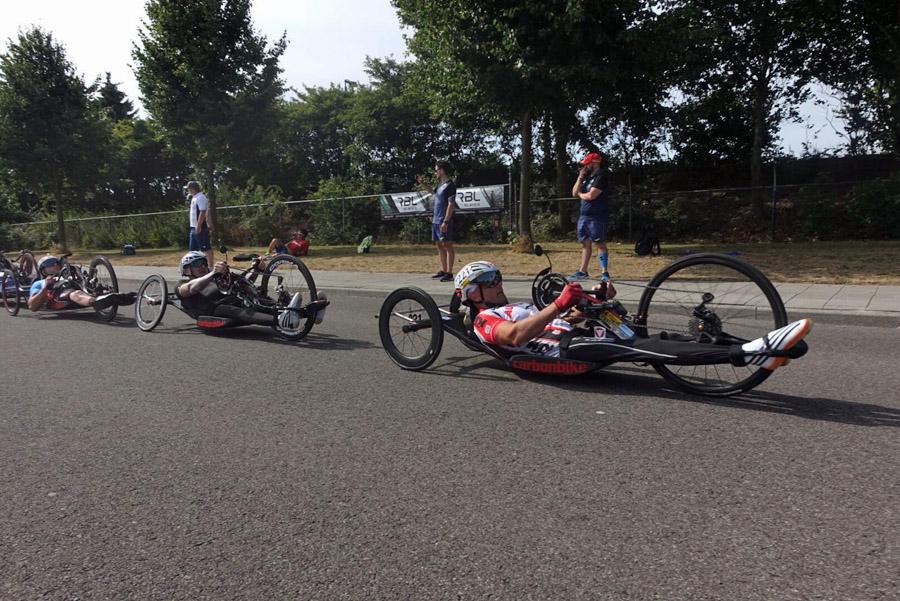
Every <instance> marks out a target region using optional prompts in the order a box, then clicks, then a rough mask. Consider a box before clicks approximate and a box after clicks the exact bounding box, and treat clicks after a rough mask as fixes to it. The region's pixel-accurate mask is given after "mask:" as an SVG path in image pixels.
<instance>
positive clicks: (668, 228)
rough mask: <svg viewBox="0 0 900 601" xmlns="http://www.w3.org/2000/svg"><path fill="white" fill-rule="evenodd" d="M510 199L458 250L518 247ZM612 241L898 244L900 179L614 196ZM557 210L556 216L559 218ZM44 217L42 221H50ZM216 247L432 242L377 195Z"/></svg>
mask: <svg viewBox="0 0 900 601" xmlns="http://www.w3.org/2000/svg"><path fill="white" fill-rule="evenodd" d="M516 196H517V194H515V191H514V190H513V193H512V194H511V195H507V197H508V198H509V197H511V200H508V201H507V202H506V205H505V207H504V209H503V210H502V211H501V212H499V213H493V214H483V215H460V216H459V217H458V218H457V219H456V221H455V237H456V239H457V240H458V241H461V242H470V243H491V242H492V243H505V242H510V241H512V240H513V239H515V236H516V234H515V231H516V229H517V228H516V216H517V211H518V208H519V207H518V204H519V203H518V201H517V200H516ZM609 202H610V229H609V237H610V239H613V240H622V241H633V240H635V239H636V238H638V237H640V236H641V235H642V234H643V233H644V232H652V233H653V234H654V235H656V236H658V237H660V238H662V239H663V240H666V241H669V242H674V241H678V240H684V241H698V240H707V241H714V242H741V241H754V240H842V239H882V240H883V239H900V180H897V179H888V180H868V181H863V182H844V183H813V184H806V185H782V186H768V187H759V188H747V187H744V188H716V189H706V190H686V191H674V192H667V191H659V190H648V189H645V188H641V187H635V188H634V189H632V190H631V191H628V190H627V189H626V190H623V189H615V188H614V189H613V193H612V195H611V197H610V201H609ZM560 211H562V216H560ZM531 212H532V233H533V235H534V238H535V239H536V240H539V241H546V240H554V239H560V240H562V239H572V238H573V237H574V235H575V222H576V220H577V216H578V202H577V201H576V200H574V199H571V198H568V199H558V198H552V199H547V198H543V199H535V200H532V209H531ZM48 217H49V216H48ZM216 221H217V224H216V230H215V234H214V242H215V243H226V244H229V245H235V246H237V245H241V246H262V247H265V246H266V245H267V244H268V242H269V240H271V238H273V237H279V238H281V237H285V236H287V235H288V234H289V233H290V232H291V231H292V230H294V229H297V228H298V227H300V228H305V229H308V230H309V231H310V238H311V240H312V242H313V244H317V245H331V244H356V243H357V242H358V241H359V240H360V239H362V238H363V237H364V236H367V235H374V236H376V237H377V238H378V239H379V240H380V241H381V242H382V243H385V242H398V243H406V244H424V243H429V242H430V241H431V234H430V232H431V230H430V223H429V221H430V220H429V219H427V218H422V217H415V218H409V219H396V220H390V221H383V220H382V219H381V211H380V207H379V201H378V196H377V195H371V196H357V197H346V198H330V199H323V200H301V201H289V202H281V201H278V200H273V201H271V202H263V203H251V204H244V205H226V206H221V207H218V209H217V216H216ZM66 230H67V238H68V241H69V244H70V245H71V246H73V247H77V248H92V249H108V248H117V247H119V246H121V245H122V244H126V243H130V244H135V245H138V246H140V247H143V248H160V247H180V246H186V243H187V209H186V208H178V209H176V210H171V211H161V212H155V213H146V214H140V215H99V216H90V217H84V216H81V217H76V216H69V217H68V218H67V219H66ZM7 231H8V237H9V238H10V240H7V241H4V245H5V246H7V247H9V248H15V247H31V248H47V247H49V246H50V245H51V244H52V243H55V242H56V240H55V236H56V223H55V220H54V219H52V218H48V219H45V220H38V221H35V222H31V223H24V224H11V225H10V227H8V228H7Z"/></svg>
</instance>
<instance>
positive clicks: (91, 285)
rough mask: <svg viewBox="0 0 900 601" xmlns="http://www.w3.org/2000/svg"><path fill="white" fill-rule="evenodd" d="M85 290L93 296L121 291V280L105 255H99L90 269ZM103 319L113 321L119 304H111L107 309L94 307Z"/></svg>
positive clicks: (92, 262)
mask: <svg viewBox="0 0 900 601" xmlns="http://www.w3.org/2000/svg"><path fill="white" fill-rule="evenodd" d="M84 287H85V290H86V291H87V293H88V294H90V295H91V296H101V295H103V294H109V293H110V292H118V291H119V280H118V279H116V271H115V270H114V269H113V266H112V263H110V262H109V259H107V258H106V257H104V256H103V255H97V256H96V257H94V260H93V261H91V266H90V268H89V269H88V279H87V281H86V282H85V283H84ZM94 311H96V312H97V316H98V317H100V319H102V320H103V321H112V320H113V319H115V317H116V313H117V312H118V311H119V306H118V305H110V306H109V307H107V308H106V309H94Z"/></svg>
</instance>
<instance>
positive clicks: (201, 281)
mask: <svg viewBox="0 0 900 601" xmlns="http://www.w3.org/2000/svg"><path fill="white" fill-rule="evenodd" d="M227 270H228V265H226V264H225V263H223V262H222V261H219V262H218V263H216V265H215V267H214V268H213V270H212V271H210V272H209V273H207V274H206V275H202V276H200V277H199V278H194V279H193V280H191V281H189V282H185V283H184V284H182V285H181V286H179V287H178V288H176V289H175V293H176V294H177V295H178V296H180V297H181V298H187V297H189V296H193V295H195V294H199V293H200V291H201V290H203V289H204V288H206V286H207V285H208V284H209V282H210V281H211V280H212V279H213V278H214V277H216V274H217V273H225V271H227Z"/></svg>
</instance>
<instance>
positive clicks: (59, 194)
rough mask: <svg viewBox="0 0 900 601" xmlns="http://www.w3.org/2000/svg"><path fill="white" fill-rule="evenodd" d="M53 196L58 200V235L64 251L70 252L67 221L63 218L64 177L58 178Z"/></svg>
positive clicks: (60, 245) (58, 240)
mask: <svg viewBox="0 0 900 601" xmlns="http://www.w3.org/2000/svg"><path fill="white" fill-rule="evenodd" d="M53 196H54V199H55V200H56V237H57V242H58V244H59V247H60V249H62V252H64V253H67V252H69V245H68V243H67V242H66V222H65V221H64V220H63V182H62V179H59V178H58V179H57V180H56V185H55V186H54V190H53Z"/></svg>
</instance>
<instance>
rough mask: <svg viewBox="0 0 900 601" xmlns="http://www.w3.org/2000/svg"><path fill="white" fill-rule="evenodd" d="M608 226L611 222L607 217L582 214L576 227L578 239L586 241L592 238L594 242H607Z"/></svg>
mask: <svg viewBox="0 0 900 601" xmlns="http://www.w3.org/2000/svg"><path fill="white" fill-rule="evenodd" d="M608 227H609V222H608V221H607V220H605V219H597V218H596V217H584V216H581V217H579V218H578V226H577V227H576V231H577V232H578V241H579V242H584V241H585V240H587V239H590V240H591V241H592V242H605V241H606V229H607V228H608Z"/></svg>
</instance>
